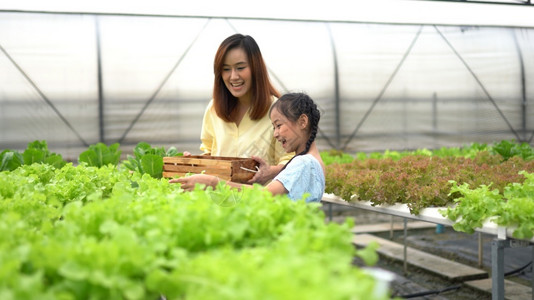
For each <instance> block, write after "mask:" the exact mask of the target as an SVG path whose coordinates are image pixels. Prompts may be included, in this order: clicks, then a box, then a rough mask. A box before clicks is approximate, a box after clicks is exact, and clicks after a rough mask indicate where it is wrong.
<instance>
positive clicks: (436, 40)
mask: <svg viewBox="0 0 534 300" xmlns="http://www.w3.org/2000/svg"><path fill="white" fill-rule="evenodd" d="M234 33H243V34H249V35H251V36H252V37H254V39H255V40H256V41H257V42H258V44H259V46H260V48H261V51H262V53H263V56H264V58H265V60H266V63H267V67H268V69H269V72H270V75H271V79H272V80H273V82H274V84H275V85H276V87H277V88H278V89H279V90H280V91H281V92H287V91H304V92H306V93H308V94H309V95H310V96H311V97H312V98H313V99H315V100H316V102H317V103H318V105H319V107H320V110H321V112H322V118H321V123H320V132H319V134H318V145H319V147H320V148H321V149H323V150H326V149H341V150H344V151H346V152H349V153H350V152H356V151H364V152H370V151H379V150H385V149H390V150H405V149H415V148H429V149H434V148H439V147H444V146H447V147H452V146H462V145H465V144H470V143H473V142H478V143H493V142H497V141H500V140H505V139H506V140H516V141H521V142H527V143H530V145H534V141H533V136H534V96H533V92H534V91H533V89H534V79H533V75H534V56H533V55H532V53H534V28H531V27H517V26H476V25H469V26H465V25H462V26H460V25H439V24H436V25H434V24H386V23H371V22H369V23H366V22H341V21H320V20H315V21H314V20H274V19H244V18H231V17H227V18H221V17H179V16H175V17H172V16H143V15H126V14H125V15H119V14H98V13H95V14H91V13H84V14H73V13H49V12H16V11H0V129H1V130H0V149H7V148H9V149H24V148H25V147H26V145H27V144H28V143H29V142H31V141H34V140H46V141H47V143H48V147H49V149H50V150H51V151H54V152H58V153H61V154H63V156H64V157H65V158H66V159H70V160H76V159H77V157H78V155H79V153H80V152H81V151H83V150H85V149H86V148H87V147H88V146H89V145H91V144H95V143H98V142H103V143H106V144H112V143H120V144H121V149H122V150H123V151H124V152H125V153H127V152H128V151H131V150H132V149H133V147H134V146H135V145H136V144H137V143H138V142H141V141H143V142H148V143H150V144H152V145H154V146H164V147H170V146H174V147H176V148H177V149H178V150H180V151H190V152H192V153H199V152H200V150H199V145H200V139H199V136H200V130H201V121H202V116H203V113H204V110H205V107H206V105H207V103H208V101H209V100H210V99H211V91H212V86H213V58H214V55H215V51H216V50H217V47H218V45H219V44H220V42H221V41H222V40H223V39H224V38H226V37H227V36H229V35H231V34H234Z"/></svg>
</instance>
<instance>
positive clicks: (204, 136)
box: [200, 100, 295, 165]
mask: <svg viewBox="0 0 534 300" xmlns="http://www.w3.org/2000/svg"><path fill="white" fill-rule="evenodd" d="M200 140H201V141H202V143H201V145H200V150H201V151H203V152H204V153H205V154H208V153H211V155H214V156H232V157H251V156H253V155H254V156H259V157H261V158H263V159H264V160H265V161H266V162H267V163H269V164H270V165H277V164H286V163H287V162H288V161H289V160H290V159H291V157H293V156H294V155H295V153H294V152H292V153H286V152H285V150H284V148H282V146H281V145H280V143H279V142H278V141H276V139H275V138H274V137H273V126H272V124H271V119H270V118H269V115H268V114H266V115H265V116H264V117H263V118H261V119H260V120H256V121H253V120H251V119H250V114H249V112H247V113H246V114H245V115H244V116H243V120H241V122H240V123H239V126H237V125H236V124H235V123H234V122H226V121H224V120H222V119H221V118H219V117H218V116H217V113H216V112H215V108H214V107H213V100H211V101H210V103H209V104H208V106H207V107H206V111H205V112H204V119H203V121H202V132H201V134H200Z"/></svg>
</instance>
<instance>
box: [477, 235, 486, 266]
mask: <svg viewBox="0 0 534 300" xmlns="http://www.w3.org/2000/svg"><path fill="white" fill-rule="evenodd" d="M477 234H478V267H479V268H482V267H483V263H484V248H483V243H482V233H481V232H478V233H477Z"/></svg>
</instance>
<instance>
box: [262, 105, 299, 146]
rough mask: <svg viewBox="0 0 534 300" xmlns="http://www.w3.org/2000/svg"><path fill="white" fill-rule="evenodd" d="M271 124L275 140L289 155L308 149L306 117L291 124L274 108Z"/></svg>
mask: <svg viewBox="0 0 534 300" xmlns="http://www.w3.org/2000/svg"><path fill="white" fill-rule="evenodd" d="M271 123H272V124H273V130H274V133H273V135H274V138H275V139H276V140H277V141H278V142H280V144H282V147H283V148H284V150H285V151H286V152H287V153H289V152H296V153H300V152H302V151H304V149H306V142H307V141H308V134H307V130H306V126H307V124H308V117H307V116H306V115H301V116H300V118H299V119H298V120H297V122H291V121H290V120H288V119H287V118H286V117H285V116H284V115H283V114H282V113H280V111H279V110H278V109H277V108H273V110H272V111H271Z"/></svg>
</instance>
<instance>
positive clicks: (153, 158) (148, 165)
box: [122, 142, 183, 178]
mask: <svg viewBox="0 0 534 300" xmlns="http://www.w3.org/2000/svg"><path fill="white" fill-rule="evenodd" d="M133 153H134V156H131V155H127V157H126V158H127V160H124V161H123V162H122V166H124V167H125V168H127V169H128V170H131V171H137V172H139V173H141V174H149V175H150V176H152V177H154V178H161V177H162V174H163V157H168V156H181V155H183V153H181V152H178V151H177V150H176V148H175V147H170V148H169V149H168V150H167V151H165V148H164V147H159V148H158V147H154V148H153V147H152V146H151V145H150V144H149V143H146V142H139V143H138V144H137V146H135V148H134V150H133Z"/></svg>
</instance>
